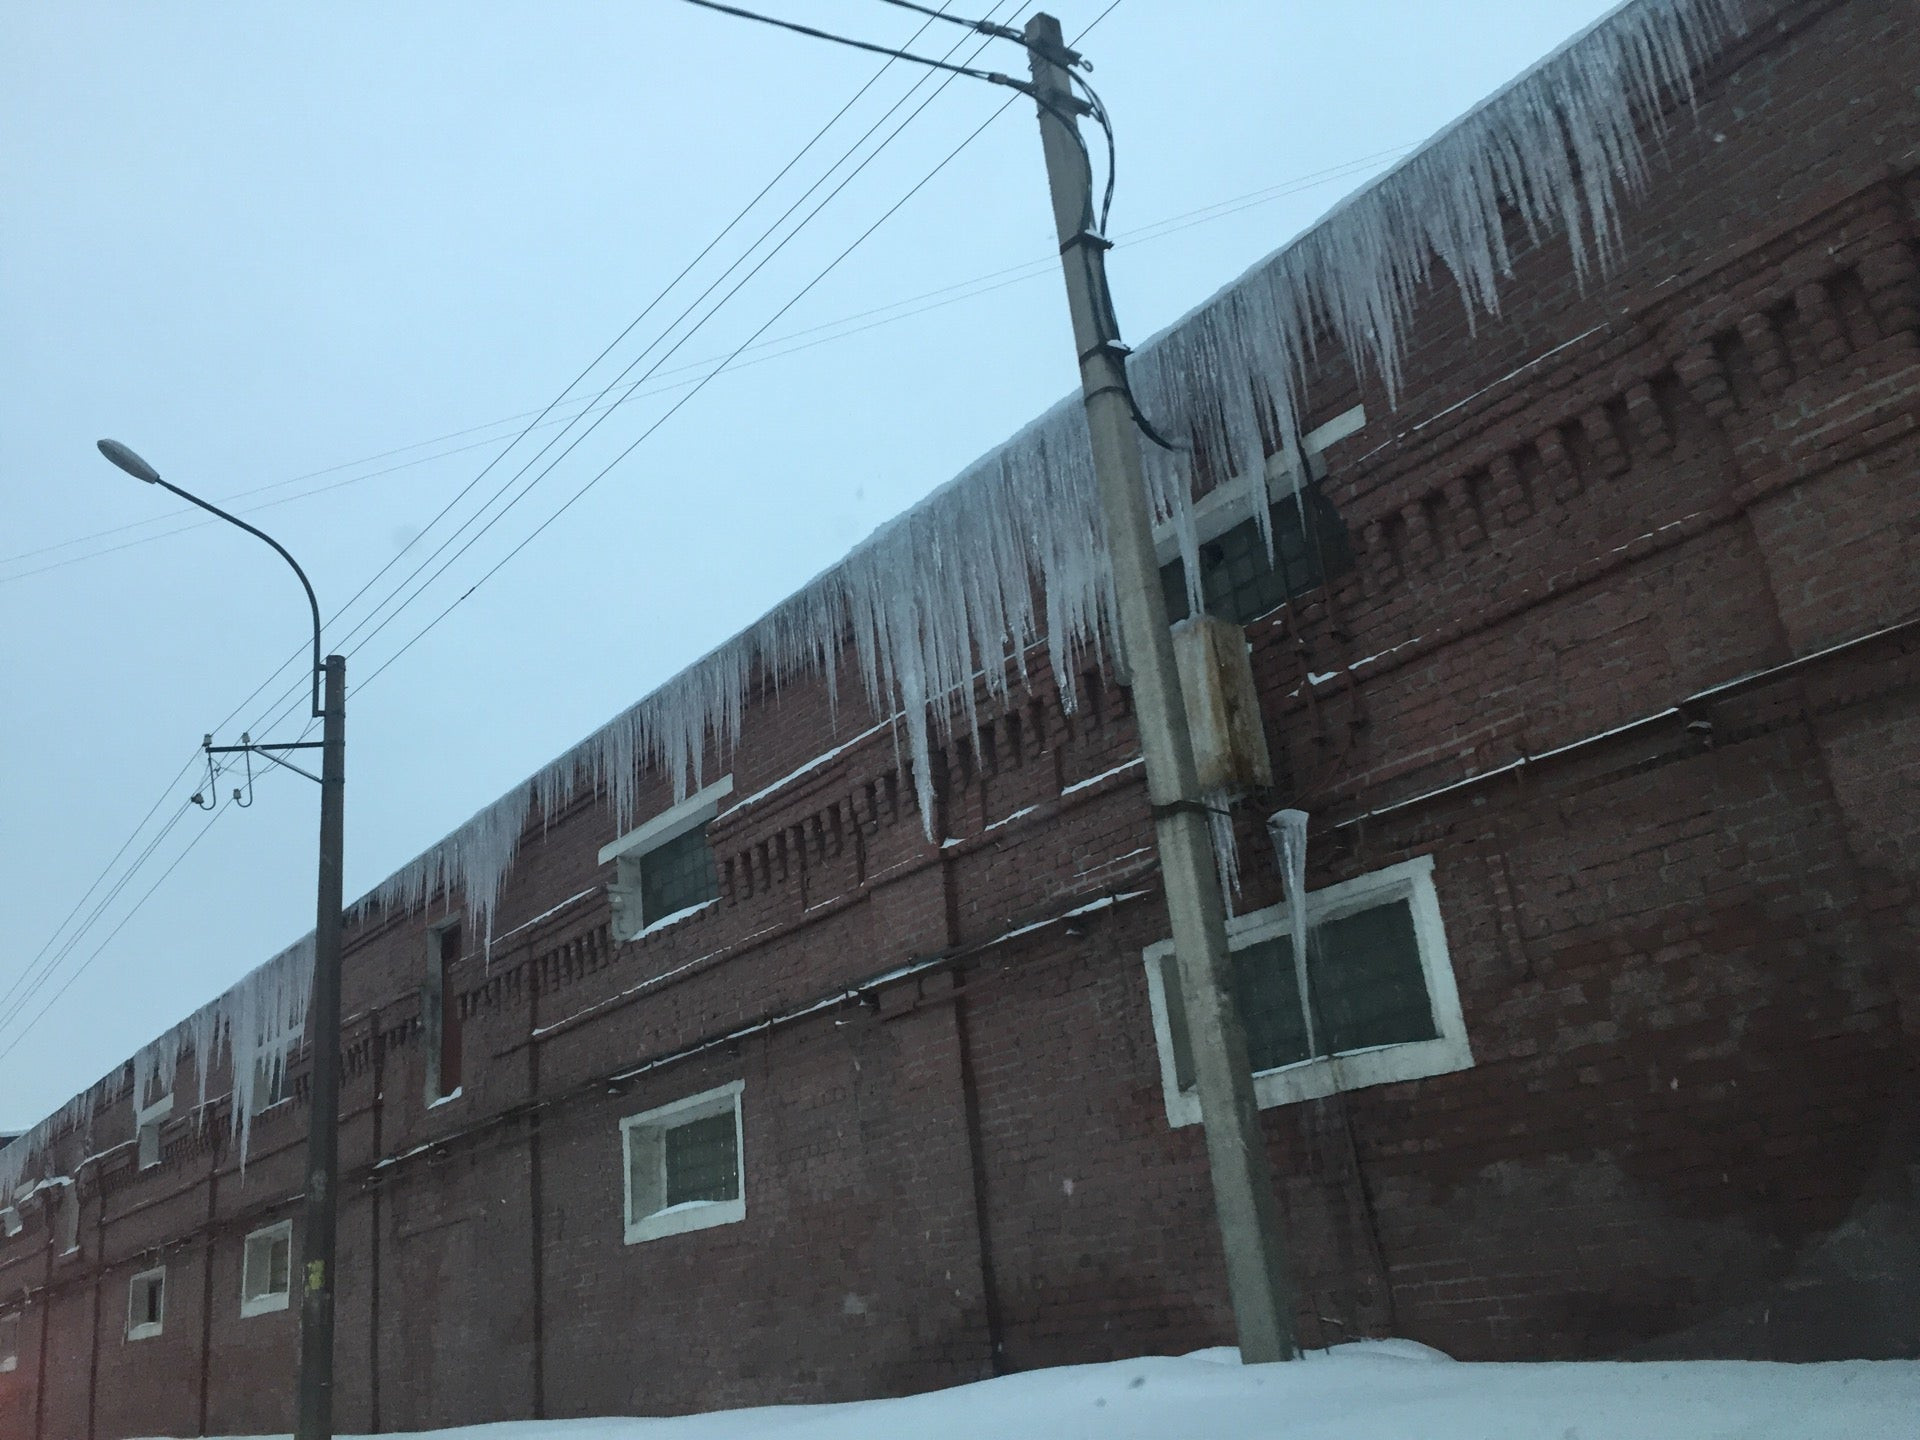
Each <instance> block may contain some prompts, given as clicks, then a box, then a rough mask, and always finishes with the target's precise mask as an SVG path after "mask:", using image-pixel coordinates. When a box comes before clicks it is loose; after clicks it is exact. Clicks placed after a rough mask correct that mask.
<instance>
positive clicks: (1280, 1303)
mask: <svg viewBox="0 0 1920 1440" xmlns="http://www.w3.org/2000/svg"><path fill="white" fill-rule="evenodd" d="M1026 41H1027V49H1028V54H1029V57H1030V59H1031V61H1032V66H1033V83H1034V87H1035V93H1036V99H1037V101H1038V103H1039V108H1040V138H1041V142H1042V144H1043V145H1044V147H1045V150H1046V157H1047V179H1048V182H1049V184H1050V186H1051V188H1052V191H1053V216H1054V225H1055V228H1056V229H1057V231H1058V232H1059V236H1060V264H1061V269H1062V271H1063V272H1064V274H1065V276H1066V281H1067V301H1068V304H1069V306H1070V308H1071V309H1072V312H1073V337H1074V344H1075V346H1076V348H1077V349H1078V350H1079V353H1080V385H1081V394H1082V396H1083V397H1084V400H1085V403H1086V408H1087V428H1088V430H1089V431H1090V432H1091V434H1092V438H1093V464H1094V469H1095V471H1096V472H1097V473H1098V475H1099V483H1100V504H1101V510H1102V512H1103V514H1104V517H1105V520H1106V527H1107V537H1108V541H1109V544H1110V545H1111V547H1112V561H1113V580H1114V590H1115V592H1116V595H1117V597H1118V600H1119V607H1120V644H1121V651H1122V654H1123V655H1124V656H1125V659H1126V663H1127V665H1128V667H1129V669H1130V670H1131V672H1132V673H1131V684H1132V689H1133V705H1134V712H1135V714H1136V715H1137V716H1138V718H1139V726H1140V750H1141V754H1142V756H1143V758H1144V759H1145V761H1146V771H1147V796H1148V799H1149V801H1150V802H1151V803H1152V806H1153V815H1154V829H1155V835H1156V838H1157V840H1158V842H1159V848H1160V870H1161V874H1162V875H1163V876H1164V877H1165V880H1166V888H1167V910H1168V912H1169V914H1170V916H1171V918H1172V922H1173V945H1174V951H1175V953H1176V955H1177V957H1178V961H1179V965H1178V968H1179V972H1180V986H1181V993H1182V995H1183V996H1184V997H1185V1001H1186V1012H1187V1023H1188V1026H1189V1030H1190V1035H1191V1040H1192V1046H1193V1068H1194V1078H1195V1082H1196V1086H1197V1088H1198V1091H1199V1098H1200V1115H1201V1123H1202V1125H1203V1126H1204V1127H1205V1130H1206V1139H1207V1163H1208V1168H1209V1170H1210V1171H1211V1173H1212V1177H1213V1203H1214V1211H1215V1213H1216V1215H1217V1217H1218V1219H1219V1224H1220V1241H1221V1247H1222V1249H1223V1250H1224V1251H1225V1252H1226V1261H1227V1287H1228V1290H1229V1292H1230V1293H1231V1295H1232V1298H1233V1311H1234V1321H1235V1325H1236V1327H1237V1330H1238V1335H1239V1341H1240V1354H1241V1358H1242V1359H1243V1360H1244V1361H1245V1362H1247V1363H1248V1364H1255V1363H1259V1362H1262V1361H1270V1360H1290V1359H1292V1358H1294V1356H1295V1355H1296V1354H1297V1353H1298V1346H1297V1344H1296V1343H1295V1339H1294V1324H1293V1322H1294V1314H1293V1310H1294V1299H1293V1283H1292V1277H1291V1271H1290V1267H1289V1265H1288V1262H1287V1256H1286V1251H1285V1249H1284V1247H1283V1246H1282V1244H1281V1235H1280V1211H1279V1205H1278V1203H1277V1202H1276V1200H1275V1198H1274V1192H1273V1178H1272V1174H1271V1170H1270V1167H1269V1166H1268V1164H1267V1152H1266V1145H1265V1142H1264V1140H1263V1138H1262V1135H1261V1130H1260V1113H1259V1109H1258V1107H1257V1106H1256V1104H1255V1103H1254V1096H1253V1072H1252V1068H1251V1066H1250V1065H1249V1064H1248V1062H1247V1036H1246V1031H1245V1029H1244V1027H1243V1026H1242V1025H1241V1023H1240V1010H1239V1005H1238V1002H1237V1001H1236V999H1235V997H1234V993H1233V972H1232V968H1231V961H1230V959H1229V957H1228V952H1227V931H1226V907H1225V904H1224V902H1223V901H1222V898H1221V893H1220V880H1219V876H1218V874H1217V873H1216V870H1215V866H1214V861H1213V848H1212V841H1211V839H1210V837H1209V832H1208V828H1207V815H1206V808H1205V806H1204V804H1203V803H1202V801H1201V798H1200V796H1199V794H1198V793H1197V792H1198V790H1199V786H1198V784H1197V782H1196V780H1195V776H1194V764H1193V744H1192V740H1191V737H1190V736H1189V735H1188V732H1187V716H1186V709H1185V702H1184V701H1183V699H1182V696H1181V691H1180V676H1179V671H1178V670H1177V668H1176V667H1175V662H1174V654H1173V636H1172V632H1171V630H1170V629H1169V627H1168V622H1167V603H1166V596H1165V594H1164V593H1163V592H1162V590H1161V588H1160V567H1159V564H1158V562H1157V560H1156V558H1155V555H1154V546H1153V528H1152V521H1151V518H1150V516H1149V514H1148V510H1147V490H1146V477H1145V474H1144V472H1143V470H1142V468H1141V464H1140V449H1139V437H1138V435H1137V434H1136V432H1135V429H1134V422H1133V415H1132V410H1131V406H1130V404H1129V401H1128V398H1127V390H1126V358H1125V351H1124V350H1123V349H1121V348H1120V346H1119V344H1118V337H1117V336H1115V335H1113V334H1111V333H1109V320H1108V315H1107V310H1106V305H1105V303H1104V299H1103V297H1105V296H1106V294H1107V286H1106V273H1105V271H1106V259H1105V255H1106V250H1107V248H1108V247H1107V242H1106V240H1105V239H1104V238H1102V237H1100V236H1098V235H1096V234H1094V233H1092V230H1093V225H1094V223H1095V222H1094V219H1093V194H1092V190H1093V183H1092V182H1093V177H1092V175H1091V173H1090V167H1089V166H1088V164H1087V162H1086V158H1085V157H1086V151H1085V149H1084V147H1083V146H1082V145H1081V143H1080V141H1079V139H1078V131H1079V123H1078V119H1077V116H1078V115H1079V113H1080V111H1081V109H1082V108H1083V107H1082V106H1081V104H1080V102H1079V101H1078V100H1077V99H1076V98H1075V96H1074V94H1073V90H1072V88H1071V85H1070V82H1069V79H1068V73H1067V69H1066V66H1067V64H1068V63H1070V60H1071V58H1072V57H1071V56H1070V54H1069V52H1068V51H1067V49H1066V45H1065V43H1064V41H1063V39H1062V36H1061V31H1060V22H1059V21H1058V20H1056V19H1054V18H1053V17H1052V16H1051V15H1035V16H1034V17H1033V18H1032V19H1031V20H1030V21H1028V22H1027V27H1026Z"/></svg>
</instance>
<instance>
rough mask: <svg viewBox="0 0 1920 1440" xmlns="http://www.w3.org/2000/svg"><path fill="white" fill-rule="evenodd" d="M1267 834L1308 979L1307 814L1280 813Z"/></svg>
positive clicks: (1295, 944) (1295, 954) (1296, 958)
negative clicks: (1278, 865) (1275, 857)
mask: <svg viewBox="0 0 1920 1440" xmlns="http://www.w3.org/2000/svg"><path fill="white" fill-rule="evenodd" d="M1267 833H1268V834H1269V835H1271V836H1273V849H1274V853H1275V854H1276V855H1277V856H1278V857H1279V859H1280V884H1281V888H1282V889H1283V890H1284V891H1285V892H1286V897H1287V918H1288V920H1289V921H1291V922H1292V925H1293V958H1294V963H1295V965H1296V966H1297V967H1298V968H1299V970H1300V971H1301V973H1302V974H1303V975H1304V973H1305V971H1306V964H1305V960H1304V957H1305V955H1306V953H1307V812H1306V811H1304V810H1276V811H1275V812H1274V813H1273V814H1272V816H1270V817H1269V818H1268V820H1267ZM1303 983H1304V982H1303ZM1302 1013H1303V1014H1304V1013H1305V1012H1304V1011H1303V1012H1302Z"/></svg>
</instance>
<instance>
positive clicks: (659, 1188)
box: [620, 1080, 747, 1245]
mask: <svg viewBox="0 0 1920 1440" xmlns="http://www.w3.org/2000/svg"><path fill="white" fill-rule="evenodd" d="M743 1088H744V1086H743V1082H741V1081H738V1080H736V1081H734V1082H733V1083H732V1084H730V1085H722V1086H720V1087H719V1088H718V1089H716V1090H708V1091H705V1092H704V1093H702V1094H699V1095H693V1096H689V1097H688V1098H687V1099H685V1100H678V1101H675V1102H674V1103H673V1104H671V1105H663V1106H661V1107H660V1108H659V1109H657V1110H648V1111H646V1112H645V1113H644V1114H640V1115H630V1116H628V1117H627V1118H626V1119H625V1120H622V1121H621V1122H620V1143H621V1151H622V1158H623V1160H624V1161H625V1164H626V1234H627V1243H628V1244H629V1245H632V1244H636V1243H637V1242H639V1241H642V1240H657V1239H659V1238H660V1237H661V1236H663V1235H678V1234H682V1233H684V1232H686V1231H688V1230H704V1229H706V1228H707V1227H708V1226H712V1225H727V1224H731V1223H732V1222H733V1221H735V1220H744V1219H745V1218H746V1215H747V1201H746V1191H745V1186H744V1183H743V1181H744V1177H743V1175H742V1163H741V1158H742V1155H743V1153H744V1139H743V1126H742V1122H741V1112H740V1094H741V1091H742V1089H743Z"/></svg>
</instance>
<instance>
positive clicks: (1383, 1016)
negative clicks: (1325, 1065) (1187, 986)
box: [1160, 900, 1440, 1090]
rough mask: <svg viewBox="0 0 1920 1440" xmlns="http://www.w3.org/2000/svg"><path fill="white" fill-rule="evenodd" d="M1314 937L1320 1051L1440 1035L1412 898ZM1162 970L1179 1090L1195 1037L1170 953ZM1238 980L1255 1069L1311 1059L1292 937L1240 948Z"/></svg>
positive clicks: (1185, 1085)
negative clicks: (1303, 1018) (1422, 958)
mask: <svg viewBox="0 0 1920 1440" xmlns="http://www.w3.org/2000/svg"><path fill="white" fill-rule="evenodd" d="M1309 944H1310V947H1311V949H1310V952H1309V953H1310V956H1311V960H1312V967H1313V968H1312V976H1311V978H1312V982H1313V993H1312V1000H1313V1007H1314V1027H1313V1028H1314V1037H1313V1038H1314V1046H1313V1053H1314V1054H1315V1055H1317V1056H1327V1055H1330V1054H1345V1053H1347V1052H1349V1051H1354V1050H1367V1049H1372V1048H1374V1047H1375V1046H1380V1045H1403V1044H1409V1043H1412V1042H1414V1041H1420V1040H1433V1039H1436V1038H1438V1036H1439V1033H1440V1031H1439V1027H1438V1025H1437V1024H1436V1023H1435V1022H1434V1017H1433V1005H1432V1002H1431V1000H1430V999H1429V998H1428V995H1427V977H1426V971H1425V969H1424V968H1423V967H1422V965H1421V963H1420V943H1419V939H1418V937H1417V936H1416V935H1415V933H1414V928H1413V907H1412V905H1411V904H1410V903H1409V902H1408V901H1406V900H1393V901H1389V902H1388V903H1387V904H1385V905H1376V906H1374V907H1372V908H1370V909H1367V910H1361V911H1358V912H1357V913H1355V914H1352V915H1344V916H1342V917H1341V918H1339V919H1338V920H1330V921H1328V922H1327V923H1325V924H1324V925H1316V926H1315V927H1314V928H1313V933H1312V936H1311V938H1310V941H1309ZM1160 979H1161V988H1162V990H1163V992H1164V994H1165V997H1166V1006H1167V1025H1168V1029H1169V1030H1170V1032H1171V1034H1172V1040H1173V1069H1174V1078H1175V1081H1176V1083H1177V1084H1178V1085H1179V1087H1180V1089H1181V1090H1189V1089H1191V1088H1192V1087H1193V1041H1192V1037H1191V1036H1190V1035H1189V1033H1188V1029H1187V1007H1186V1000H1185V997H1184V995H1183V993H1182V991H1181V989H1180V972H1179V968H1178V965H1177V964H1176V962H1175V959H1174V957H1173V956H1171V955H1167V956H1163V957H1162V958H1161V961H1160ZM1233 983H1234V992H1235V995H1236V997H1237V998H1238V1000H1239V1003H1240V1018H1241V1023H1242V1024H1243V1025H1244V1026H1245V1027H1246V1032H1247V1059H1248V1061H1249V1063H1250V1065H1251V1068H1252V1069H1253V1071H1254V1073H1256V1074H1258V1073H1259V1072H1261V1071H1264V1070H1276V1069H1278V1068H1280V1067H1281V1066H1283V1065H1294V1064H1298V1063H1299V1062H1300V1061H1302V1060H1305V1059H1306V1058H1307V1029H1306V1025H1305V1024H1304V1023H1303V1021H1302V1017H1301V1014H1300V989H1299V981H1298V977H1297V976H1296V975H1295V973H1294V968H1293V942H1292V940H1291V939H1290V938H1289V937H1287V936H1284V935H1282V936H1276V937H1275V938H1273V939H1271V940H1263V941H1261V942H1260V943H1258V944H1255V945H1245V946H1241V947H1240V948H1239V949H1236V950H1235V951H1234V952H1233Z"/></svg>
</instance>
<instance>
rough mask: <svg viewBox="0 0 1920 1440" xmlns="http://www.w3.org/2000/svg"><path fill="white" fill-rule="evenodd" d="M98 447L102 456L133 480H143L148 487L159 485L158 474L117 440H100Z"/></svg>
mask: <svg viewBox="0 0 1920 1440" xmlns="http://www.w3.org/2000/svg"><path fill="white" fill-rule="evenodd" d="M99 445H100V453H101V454H102V455H104V456H106V457H107V459H109V460H111V461H112V462H113V463H114V464H115V465H118V466H119V467H120V468H121V469H122V470H124V471H126V472H127V474H129V475H131V476H133V478H134V479H136V480H144V481H146V482H147V484H149V485H157V484H159V483H160V472H159V471H158V470H156V469H154V468H153V466H151V465H149V464H148V463H147V462H146V461H144V460H142V459H141V458H140V457H139V456H138V455H136V454H134V453H133V451H131V450H129V449H128V448H127V447H126V446H124V445H122V444H121V443H120V442H119V441H118V440H102V441H100V442H99Z"/></svg>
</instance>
